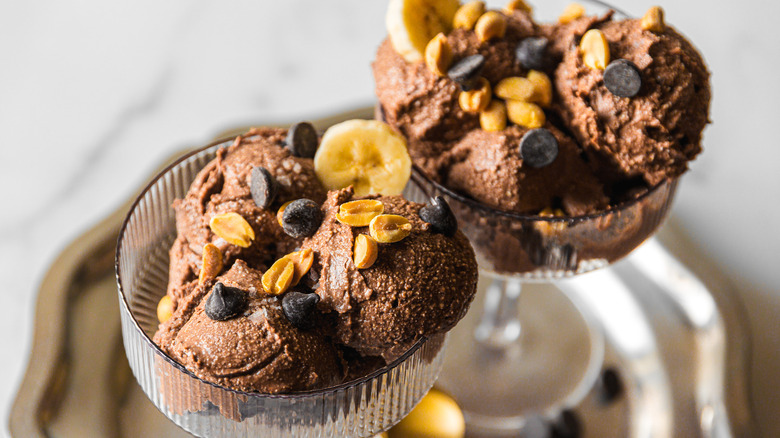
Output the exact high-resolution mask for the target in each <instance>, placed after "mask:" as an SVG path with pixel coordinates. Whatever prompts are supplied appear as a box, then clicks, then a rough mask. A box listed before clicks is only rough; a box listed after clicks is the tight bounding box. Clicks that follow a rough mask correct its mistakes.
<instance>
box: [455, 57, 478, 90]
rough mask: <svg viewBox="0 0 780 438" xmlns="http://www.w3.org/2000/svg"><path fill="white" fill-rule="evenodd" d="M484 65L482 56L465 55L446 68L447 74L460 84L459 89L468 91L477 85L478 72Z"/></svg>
mask: <svg viewBox="0 0 780 438" xmlns="http://www.w3.org/2000/svg"><path fill="white" fill-rule="evenodd" d="M484 65H485V57H484V56H482V55H471V56H467V57H465V58H463V59H461V60H460V61H458V62H456V63H455V64H454V65H453V66H452V67H450V69H449V70H447V76H448V77H449V78H450V79H452V80H453V81H455V83H457V84H458V85H460V88H461V90H463V91H470V90H473V89H474V88H476V87H478V86H479V81H477V79H479V73H480V72H481V71H482V67H483V66H484Z"/></svg>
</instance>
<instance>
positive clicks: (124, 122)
mask: <svg viewBox="0 0 780 438" xmlns="http://www.w3.org/2000/svg"><path fill="white" fill-rule="evenodd" d="M173 76H174V75H173V66H172V65H171V63H170V62H169V63H166V65H165V66H164V67H163V68H162V69H161V70H160V73H159V74H158V76H157V79H156V80H155V81H154V83H153V84H152V86H151V87H149V91H148V92H147V93H145V94H143V95H141V98H140V99H139V100H138V101H137V102H132V103H130V104H129V105H128V106H127V107H125V109H124V110H122V111H121V112H120V113H119V115H118V116H117V117H116V119H114V121H113V123H111V125H110V126H109V127H108V129H106V131H105V133H104V134H103V135H101V136H100V138H99V139H98V140H97V141H96V142H95V143H94V145H92V146H90V147H86V148H84V151H85V153H84V154H83V159H82V160H81V162H80V164H79V165H78V166H77V167H74V169H73V172H72V173H71V177H70V179H69V180H67V181H65V182H63V183H62V184H61V185H60V188H59V190H58V191H57V192H56V193H54V194H53V195H52V196H50V197H49V198H48V199H46V200H43V201H42V202H40V207H39V208H37V209H35V210H33V211H32V212H31V213H28V214H26V215H24V216H22V217H21V218H19V219H18V220H17V221H15V222H12V223H10V224H9V226H8V227H7V228H6V229H5V230H2V231H0V239H5V238H11V237H14V236H15V237H19V233H20V230H25V229H28V230H31V229H33V228H34V224H35V223H36V222H37V221H38V218H39V217H40V216H41V215H44V214H45V213H46V212H49V211H51V210H52V209H54V208H56V207H57V205H59V204H60V203H61V202H62V200H63V199H67V195H68V194H69V193H71V192H73V191H76V190H77V189H78V187H79V186H80V185H81V184H82V183H83V181H84V180H85V179H86V178H87V175H88V173H89V167H90V166H92V165H94V164H95V163H98V162H99V161H100V160H101V159H102V158H103V157H104V156H105V155H106V154H107V153H108V152H109V151H111V150H112V149H113V148H114V147H116V145H117V144H118V143H119V142H118V141H117V140H118V139H121V138H122V135H123V133H124V132H126V131H127V130H128V129H129V128H130V127H131V126H132V125H133V122H134V121H136V120H138V119H141V118H143V116H145V115H146V114H148V113H149V112H151V111H154V110H155V109H156V108H157V106H158V105H159V104H160V102H161V101H162V100H163V98H164V96H165V91H166V89H167V88H168V86H169V84H170V83H171V79H172V78H173Z"/></svg>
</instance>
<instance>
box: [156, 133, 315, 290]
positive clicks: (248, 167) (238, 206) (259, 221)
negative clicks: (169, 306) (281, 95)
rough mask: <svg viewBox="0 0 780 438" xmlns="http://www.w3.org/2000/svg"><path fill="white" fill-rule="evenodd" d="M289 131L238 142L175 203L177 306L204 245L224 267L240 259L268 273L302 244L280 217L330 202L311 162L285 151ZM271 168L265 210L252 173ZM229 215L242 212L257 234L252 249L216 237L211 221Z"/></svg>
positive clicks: (193, 276) (172, 271)
mask: <svg viewBox="0 0 780 438" xmlns="http://www.w3.org/2000/svg"><path fill="white" fill-rule="evenodd" d="M286 135H287V131H286V130H283V129H275V128H260V129H254V130H252V131H250V132H248V133H246V134H245V135H242V136H239V137H238V138H236V141H235V142H234V143H233V145H232V146H230V147H229V148H227V149H221V150H219V151H218V152H217V158H216V159H215V160H214V161H212V162H211V163H209V164H208V165H207V166H206V167H205V168H203V170H201V171H200V173H199V174H198V177H197V178H196V180H195V181H194V182H193V183H192V186H191V187H190V190H189V192H188V193H187V196H186V197H185V198H184V199H181V200H178V201H176V202H175V203H174V209H175V210H176V230H177V232H178V236H177V238H176V241H175V242H174V244H173V247H172V248H171V252H170V256H171V268H170V282H169V285H168V295H170V296H171V297H172V298H173V300H174V305H176V303H177V301H178V299H180V298H182V297H184V296H186V295H187V293H188V292H189V291H190V290H191V289H192V287H193V285H194V282H193V280H195V279H197V277H198V273H199V272H200V269H201V260H202V251H203V246H204V245H205V244H207V243H213V244H214V245H216V246H217V247H218V248H219V249H220V250H221V252H222V253H223V255H224V263H223V264H224V266H226V267H230V266H231V264H232V262H233V261H234V260H236V259H239V258H240V259H242V260H245V261H246V262H247V263H249V264H250V265H251V266H253V267H255V268H257V269H264V268H265V267H267V266H268V265H269V264H270V263H272V262H273V261H274V260H275V258H276V255H277V254H279V253H282V254H286V253H289V252H292V251H293V249H294V248H296V247H297V246H299V245H300V243H301V241H302V239H300V238H293V237H290V236H288V235H287V234H286V233H285V232H284V231H283V230H282V227H281V226H280V225H279V223H278V221H277V218H276V213H277V210H278V208H279V207H280V206H281V205H282V204H284V203H285V202H287V201H291V200H294V199H299V198H308V199H312V200H314V201H316V202H322V201H324V200H325V193H326V192H325V189H323V188H322V185H321V184H320V183H319V181H318V179H317V175H316V174H315V172H314V165H313V163H312V160H311V158H310V157H309V158H304V157H297V156H294V155H293V154H292V153H291V151H290V149H289V148H287V147H285V136H286ZM257 167H262V168H264V169H267V171H268V172H269V173H270V175H271V176H272V178H273V179H274V180H275V187H276V190H275V192H276V194H275V197H274V198H273V202H271V203H270V204H269V205H267V206H266V207H265V208H264V207H260V206H258V205H257V203H256V202H255V201H254V200H253V198H252V193H251V187H252V170H253V169H254V168H257ZM225 213H237V214H238V215H240V216H241V217H243V218H244V219H245V220H246V221H247V223H248V224H249V225H250V226H251V228H252V230H253V231H254V235H255V238H254V240H253V241H252V244H251V245H250V246H248V247H247V248H242V247H241V246H238V245H233V244H230V243H228V242H227V241H225V239H223V238H221V237H220V236H218V235H216V234H215V233H214V231H213V230H212V229H211V227H210V222H211V220H212V219H213V218H214V217H215V216H218V215H221V214H225Z"/></svg>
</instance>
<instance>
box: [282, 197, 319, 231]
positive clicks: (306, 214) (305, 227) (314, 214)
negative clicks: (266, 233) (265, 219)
mask: <svg viewBox="0 0 780 438" xmlns="http://www.w3.org/2000/svg"><path fill="white" fill-rule="evenodd" d="M321 223H322V211H321V210H320V206H319V204H317V203H316V202H314V201H312V200H311V199H296V200H295V201H293V202H291V203H290V205H288V206H287V208H285V209H284V213H283V214H282V229H284V232H285V233H287V234H288V235H289V236H291V237H295V238H300V237H309V236H311V235H313V234H314V233H315V232H316V231H317V228H319V227H320V224H321Z"/></svg>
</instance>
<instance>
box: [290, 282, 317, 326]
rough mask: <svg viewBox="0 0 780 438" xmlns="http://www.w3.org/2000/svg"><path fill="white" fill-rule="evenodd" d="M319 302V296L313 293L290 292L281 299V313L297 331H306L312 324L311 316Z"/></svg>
mask: <svg viewBox="0 0 780 438" xmlns="http://www.w3.org/2000/svg"><path fill="white" fill-rule="evenodd" d="M319 302H320V296H319V295H317V294H315V293H304V292H299V291H290V292H287V293H286V294H284V296H283V297H282V311H283V312H284V316H286V317H287V320H288V321H290V324H292V325H294V326H295V327H298V328H299V329H307V328H311V327H312V325H313V324H314V320H313V318H312V314H313V313H314V312H315V311H316V309H317V303H319Z"/></svg>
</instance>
